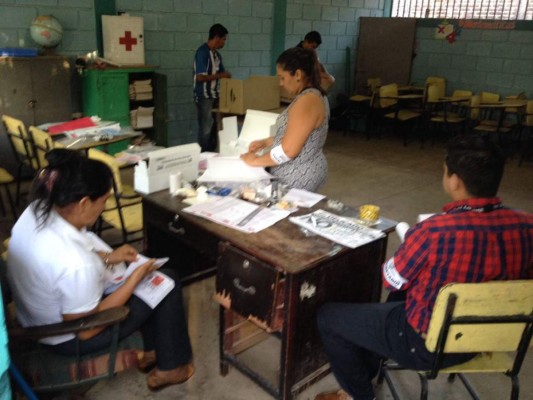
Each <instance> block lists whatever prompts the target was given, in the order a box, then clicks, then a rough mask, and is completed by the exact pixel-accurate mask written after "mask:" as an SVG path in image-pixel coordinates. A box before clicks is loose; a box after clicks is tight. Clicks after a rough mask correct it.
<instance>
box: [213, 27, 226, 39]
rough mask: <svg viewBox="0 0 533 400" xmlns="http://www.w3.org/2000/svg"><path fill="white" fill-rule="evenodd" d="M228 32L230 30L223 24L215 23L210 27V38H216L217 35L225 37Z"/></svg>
mask: <svg viewBox="0 0 533 400" xmlns="http://www.w3.org/2000/svg"><path fill="white" fill-rule="evenodd" d="M227 34H228V30H227V29H226V28H225V27H224V25H222V24H215V25H213V26H212V27H211V28H209V39H214V38H215V37H220V38H222V37H224V36H226V35H227Z"/></svg>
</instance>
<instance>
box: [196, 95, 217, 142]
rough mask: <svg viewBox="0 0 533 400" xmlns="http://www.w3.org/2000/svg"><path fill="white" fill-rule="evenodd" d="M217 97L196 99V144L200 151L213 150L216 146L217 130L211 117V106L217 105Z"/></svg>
mask: <svg viewBox="0 0 533 400" xmlns="http://www.w3.org/2000/svg"><path fill="white" fill-rule="evenodd" d="M217 103H218V99H198V101H197V102H196V110H197V112H198V144H199V145H200V147H201V148H202V151H215V150H216V148H217V141H218V138H217V130H216V127H215V123H214V119H213V112H212V111H213V108H215V107H217Z"/></svg>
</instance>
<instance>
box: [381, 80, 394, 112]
mask: <svg viewBox="0 0 533 400" xmlns="http://www.w3.org/2000/svg"><path fill="white" fill-rule="evenodd" d="M379 97H380V100H379V106H380V107H381V108H387V107H391V106H393V105H395V104H396V103H397V102H398V100H395V99H387V98H386V97H398V85H397V84H396V83H390V84H388V85H384V86H381V87H380V88H379Z"/></svg>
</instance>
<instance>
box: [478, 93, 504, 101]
mask: <svg viewBox="0 0 533 400" xmlns="http://www.w3.org/2000/svg"><path fill="white" fill-rule="evenodd" d="M480 96H481V102H482V103H497V102H498V101H500V95H499V94H498V93H490V92H481V93H480Z"/></svg>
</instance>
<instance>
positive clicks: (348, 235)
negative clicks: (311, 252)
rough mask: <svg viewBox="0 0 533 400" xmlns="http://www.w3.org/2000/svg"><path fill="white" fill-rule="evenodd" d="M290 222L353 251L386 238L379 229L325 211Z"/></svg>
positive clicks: (292, 218) (318, 211)
mask: <svg viewBox="0 0 533 400" xmlns="http://www.w3.org/2000/svg"><path fill="white" fill-rule="evenodd" d="M289 221H291V222H292V223H295V224H297V225H299V226H301V227H302V228H305V229H307V230H309V231H311V232H313V233H316V234H317V235H320V236H323V237H325V238H327V239H329V240H332V241H334V242H337V243H340V244H342V245H344V246H347V247H351V248H352V249H354V248H356V247H359V246H362V245H364V244H366V243H369V242H372V241H374V240H376V239H379V238H381V237H383V236H385V234H384V233H383V232H381V231H379V230H377V229H372V228H367V227H366V226H362V225H359V224H357V223H355V222H353V221H352V220H350V219H348V218H344V217H340V216H338V215H335V214H332V213H329V212H327V211H324V210H317V211H314V212H312V213H311V214H306V215H299V216H297V217H291V218H289Z"/></svg>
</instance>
